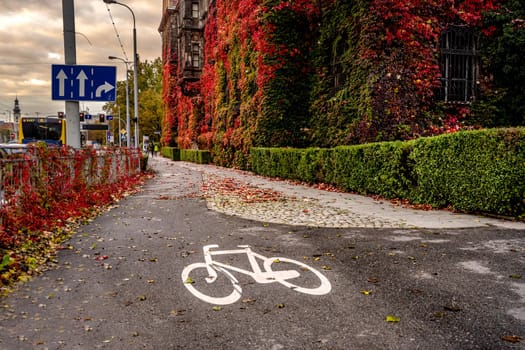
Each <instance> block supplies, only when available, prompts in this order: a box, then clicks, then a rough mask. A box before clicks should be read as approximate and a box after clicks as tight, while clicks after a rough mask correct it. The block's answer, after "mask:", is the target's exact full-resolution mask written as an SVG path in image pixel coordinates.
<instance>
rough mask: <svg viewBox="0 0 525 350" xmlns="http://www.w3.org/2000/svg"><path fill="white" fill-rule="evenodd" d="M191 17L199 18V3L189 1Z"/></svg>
mask: <svg viewBox="0 0 525 350" xmlns="http://www.w3.org/2000/svg"><path fill="white" fill-rule="evenodd" d="M191 18H199V3H198V2H192V3H191Z"/></svg>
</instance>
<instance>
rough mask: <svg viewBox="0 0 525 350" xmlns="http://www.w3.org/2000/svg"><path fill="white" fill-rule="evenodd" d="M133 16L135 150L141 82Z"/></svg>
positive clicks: (137, 138) (137, 142) (137, 141)
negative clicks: (139, 79)
mask: <svg viewBox="0 0 525 350" xmlns="http://www.w3.org/2000/svg"><path fill="white" fill-rule="evenodd" d="M130 11H131V9H130ZM131 13H132V14H133V102H134V103H135V106H134V108H133V111H134V113H135V118H134V119H135V148H138V147H140V142H139V82H138V76H139V73H138V57H139V54H138V53H137V29H136V28H135V14H134V13H133V11H131Z"/></svg>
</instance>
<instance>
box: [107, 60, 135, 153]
mask: <svg viewBox="0 0 525 350" xmlns="http://www.w3.org/2000/svg"><path fill="white" fill-rule="evenodd" d="M108 58H109V59H110V60H120V61H122V62H124V63H125V64H126V147H131V120H130V116H129V69H128V63H129V62H128V61H126V60H125V59H123V58H120V57H116V56H109V57H108ZM119 132H120V130H119Z"/></svg>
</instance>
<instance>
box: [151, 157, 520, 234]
mask: <svg viewBox="0 0 525 350" xmlns="http://www.w3.org/2000/svg"><path fill="white" fill-rule="evenodd" d="M149 164H150V166H151V167H152V169H154V170H155V171H156V172H157V174H158V176H159V177H161V178H169V177H172V176H177V174H178V173H180V171H181V169H191V170H195V171H198V172H199V173H201V174H202V178H203V183H204V184H206V185H207V186H208V187H207V188H206V191H205V192H206V193H205V196H206V200H207V206H208V208H209V209H212V210H215V211H218V212H222V213H225V214H228V215H235V216H239V217H242V218H245V219H251V220H257V221H261V222H267V223H280V224H288V225H301V226H313V227H340V228H348V227H361V228H428V229H437V228H440V229H447V228H450V229H452V228H473V227H489V226H496V227H501V228H510V229H525V223H523V222H514V221H508V220H500V219H493V218H487V217H483V216H478V215H466V214H459V213H452V212H449V211H446V210H430V211H425V210H416V209H411V208H406V207H402V206H395V205H393V204H392V203H390V202H389V201H386V200H385V201H378V200H374V199H372V198H369V197H366V196H360V195H355V194H350V193H339V192H330V191H324V190H319V189H315V188H312V187H308V186H305V185H300V184H294V183H292V182H290V181H282V180H275V179H270V178H266V177H262V176H257V175H254V174H252V173H249V172H245V171H239V170H235V169H229V168H223V167H218V166H214V165H201V164H194V163H187V162H173V161H171V160H169V159H166V158H163V157H150V158H149ZM221 180H222V181H224V180H228V181H230V182H233V183H236V184H243V185H246V186H249V187H255V188H259V189H261V190H263V191H268V192H269V193H274V192H273V191H275V192H277V193H278V194H279V199H278V200H268V201H264V200H262V201H254V202H247V201H243V200H241V199H239V198H238V196H236V195H235V194H232V195H228V194H224V193H219V192H218V191H215V189H214V186H213V184H214V183H215V184H216V183H218V182H220V181H221ZM210 184H212V185H211V186H210ZM163 190H164V191H166V190H168V188H165V189H163ZM161 192H162V191H161ZM163 193H166V192H163ZM166 195H168V194H166ZM171 195H173V196H179V195H180V193H171Z"/></svg>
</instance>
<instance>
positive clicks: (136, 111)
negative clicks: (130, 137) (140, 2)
mask: <svg viewBox="0 0 525 350" xmlns="http://www.w3.org/2000/svg"><path fill="white" fill-rule="evenodd" d="M102 1H104V2H105V3H106V4H117V5H120V6H124V7H125V8H127V9H128V10H129V12H131V16H132V17H133V100H134V101H133V102H134V108H133V113H134V118H133V120H134V121H135V147H139V84H138V57H139V55H138V53H137V27H136V21H135V13H134V12H133V10H132V9H131V7H129V6H128V5H126V4H123V3H120V2H118V1H116V0H102Z"/></svg>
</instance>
